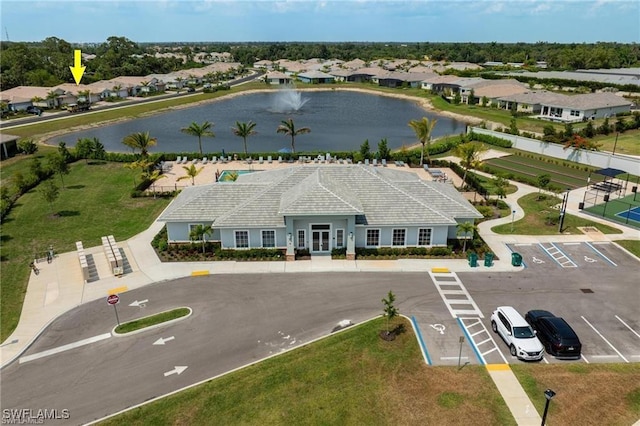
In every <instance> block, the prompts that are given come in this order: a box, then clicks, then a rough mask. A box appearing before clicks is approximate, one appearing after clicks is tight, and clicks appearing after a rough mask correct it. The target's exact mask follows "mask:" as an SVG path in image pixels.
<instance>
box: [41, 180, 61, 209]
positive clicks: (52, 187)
mask: <svg viewBox="0 0 640 426" xmlns="http://www.w3.org/2000/svg"><path fill="white" fill-rule="evenodd" d="M39 192H40V195H41V196H42V198H43V199H44V201H45V202H47V203H48V204H49V207H50V208H51V214H53V213H54V212H53V203H54V202H55V201H56V200H57V199H58V196H59V195H60V189H59V188H58V187H57V186H56V184H55V183H53V181H52V180H47V181H46V182H44V183H43V184H42V186H41V187H40V189H39Z"/></svg>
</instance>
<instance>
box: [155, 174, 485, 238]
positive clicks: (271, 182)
mask: <svg viewBox="0 0 640 426" xmlns="http://www.w3.org/2000/svg"><path fill="white" fill-rule="evenodd" d="M309 215H355V216H356V223H358V224H367V225H374V226H375V225H403V224H404V225H413V224H431V225H438V224H440V225H455V224H456V219H461V218H467V219H471V218H480V217H482V215H481V214H480V213H479V212H478V211H477V210H476V209H474V208H473V206H471V204H470V203H469V202H468V201H467V200H466V199H465V198H464V197H463V196H462V195H461V194H460V193H458V191H456V189H455V188H453V187H452V186H451V185H447V184H443V183H439V182H430V181H423V180H421V179H420V178H419V177H418V176H417V175H416V174H415V173H411V172H403V171H400V170H393V169H385V168H378V167H372V166H362V165H353V166H337V165H304V166H294V167H289V168H284V169H277V170H272V171H264V172H259V173H250V174H244V175H241V176H240V177H239V178H238V180H237V181H236V182H233V183H222V182H221V183H215V184H210V185H203V186H197V187H189V188H186V189H185V190H184V191H182V192H181V193H180V194H179V195H178V197H176V199H175V200H174V201H173V202H172V203H171V204H170V205H169V207H167V209H166V210H165V211H164V212H163V213H162V214H161V216H160V218H159V219H158V220H159V221H162V222H188V221H194V222H195V221H212V222H213V226H214V227H239V226H242V227H249V226H250V227H256V226H271V227H283V226H285V223H284V217H285V216H309Z"/></svg>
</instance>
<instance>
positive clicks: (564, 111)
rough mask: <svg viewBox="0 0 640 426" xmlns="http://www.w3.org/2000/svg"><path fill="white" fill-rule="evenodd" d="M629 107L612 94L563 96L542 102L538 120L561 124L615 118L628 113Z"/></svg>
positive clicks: (625, 101) (625, 102)
mask: <svg viewBox="0 0 640 426" xmlns="http://www.w3.org/2000/svg"><path fill="white" fill-rule="evenodd" d="M631 105H632V103H631V102H629V101H628V100H626V99H625V98H623V97H622V96H618V95H616V94H614V93H606V92H605V93H587V94H581V95H564V96H563V97H555V98H553V99H551V100H544V101H543V102H542V105H541V111H540V118H543V119H548V120H553V121H562V122H576V121H584V120H593V119H596V118H608V117H615V116H616V114H618V113H626V112H630V111H631Z"/></svg>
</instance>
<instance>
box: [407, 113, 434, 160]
mask: <svg viewBox="0 0 640 426" xmlns="http://www.w3.org/2000/svg"><path fill="white" fill-rule="evenodd" d="M437 122H438V120H436V119H435V118H434V119H431V120H429V119H428V118H427V117H422V119H420V120H411V121H409V127H411V128H412V129H413V131H414V132H415V134H416V137H417V138H418V141H419V142H420V144H421V145H422V151H420V165H421V166H422V165H423V164H424V148H425V146H426V147H427V161H428V163H429V165H431V156H430V155H429V149H430V148H431V132H433V128H434V127H436V123H437Z"/></svg>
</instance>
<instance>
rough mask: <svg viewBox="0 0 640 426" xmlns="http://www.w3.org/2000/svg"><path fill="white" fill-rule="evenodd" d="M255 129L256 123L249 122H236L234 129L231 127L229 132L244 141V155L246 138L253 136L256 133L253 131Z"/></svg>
mask: <svg viewBox="0 0 640 426" xmlns="http://www.w3.org/2000/svg"><path fill="white" fill-rule="evenodd" d="M255 127H256V123H254V122H253V121H249V122H248V123H241V122H239V121H236V127H232V128H231V131H233V134H234V135H236V136H240V137H241V138H242V139H243V140H244V153H245V155H246V154H247V137H249V136H251V135H255V134H256V132H255V131H254V130H253V129H255Z"/></svg>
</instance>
